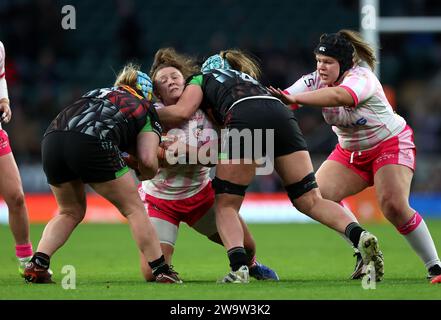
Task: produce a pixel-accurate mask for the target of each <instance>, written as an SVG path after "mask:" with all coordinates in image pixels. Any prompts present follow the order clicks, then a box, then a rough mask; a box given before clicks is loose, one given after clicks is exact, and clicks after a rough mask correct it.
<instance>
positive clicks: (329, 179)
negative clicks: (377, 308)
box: [316, 149, 369, 279]
mask: <svg viewBox="0 0 441 320" xmlns="http://www.w3.org/2000/svg"><path fill="white" fill-rule="evenodd" d="M330 157H333V159H332V160H329V159H328V160H326V161H325V162H323V164H322V165H321V166H320V168H319V169H318V170H317V173H316V178H317V184H318V186H319V189H320V192H321V194H322V197H323V198H324V199H328V200H332V201H334V202H337V203H340V204H341V201H342V200H343V199H344V198H346V197H348V196H350V195H354V194H357V193H359V192H361V191H362V190H364V189H365V188H367V187H368V186H369V183H368V181H367V177H366V176H365V177H364V178H363V176H362V174H363V173H361V172H359V173H358V174H357V173H356V172H355V171H353V170H351V169H350V168H348V167H346V166H345V165H344V164H343V163H348V160H347V159H344V158H343V155H341V154H340V153H339V152H338V149H335V150H334V151H333V153H332V154H331V156H330ZM341 162H343V163H341ZM345 210H346V213H348V214H350V215H351V216H352V219H353V221H354V222H358V221H357V218H356V217H355V215H354V214H353V213H352V212H351V211H349V210H348V209H347V208H345ZM339 234H340V235H341V236H342V237H343V238H344V239H345V240H346V242H348V243H349V245H351V246H352V247H353V248H354V251H355V253H354V256H355V257H356V261H355V268H354V271H353V272H352V274H351V276H350V279H360V278H361V277H362V276H363V275H364V273H365V270H364V269H365V266H364V264H363V259H362V257H361V254H360V252H358V249H357V248H356V247H354V246H353V244H352V242H351V240H350V239H349V238H348V237H346V235H345V234H344V233H339Z"/></svg>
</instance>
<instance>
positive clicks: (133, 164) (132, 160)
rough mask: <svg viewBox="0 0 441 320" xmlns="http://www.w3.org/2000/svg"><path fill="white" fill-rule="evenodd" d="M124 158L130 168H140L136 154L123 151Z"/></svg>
mask: <svg viewBox="0 0 441 320" xmlns="http://www.w3.org/2000/svg"><path fill="white" fill-rule="evenodd" d="M122 158H123V160H124V162H125V163H126V164H127V166H128V167H129V168H130V169H133V170H138V159H136V157H135V156H133V155H131V154H128V153H123V154H122Z"/></svg>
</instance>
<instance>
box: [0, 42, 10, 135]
mask: <svg viewBox="0 0 441 320" xmlns="http://www.w3.org/2000/svg"><path fill="white" fill-rule="evenodd" d="M5 56H6V54H5V47H4V46H3V43H2V42H1V41H0V81H3V83H0V99H2V98H7V97H8V89H7V87H6V81H5ZM1 129H2V125H1V123H0V130H1Z"/></svg>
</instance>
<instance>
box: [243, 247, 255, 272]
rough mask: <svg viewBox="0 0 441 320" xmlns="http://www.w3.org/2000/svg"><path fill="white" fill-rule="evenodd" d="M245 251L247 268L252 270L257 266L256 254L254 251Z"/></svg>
mask: <svg viewBox="0 0 441 320" xmlns="http://www.w3.org/2000/svg"><path fill="white" fill-rule="evenodd" d="M245 251H246V253H247V259H248V263H247V266H248V267H250V268H251V267H253V266H254V265H255V264H256V256H255V254H254V250H249V249H245Z"/></svg>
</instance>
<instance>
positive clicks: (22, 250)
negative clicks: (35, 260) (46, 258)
mask: <svg viewBox="0 0 441 320" xmlns="http://www.w3.org/2000/svg"><path fill="white" fill-rule="evenodd" d="M32 254H33V252H32V243H30V242H29V243H28V244H17V245H16V246H15V255H16V256H17V258H26V257H30V256H32Z"/></svg>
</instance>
